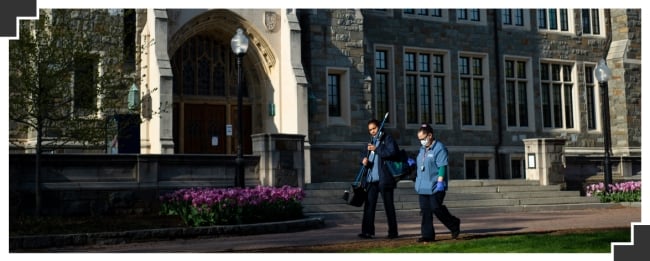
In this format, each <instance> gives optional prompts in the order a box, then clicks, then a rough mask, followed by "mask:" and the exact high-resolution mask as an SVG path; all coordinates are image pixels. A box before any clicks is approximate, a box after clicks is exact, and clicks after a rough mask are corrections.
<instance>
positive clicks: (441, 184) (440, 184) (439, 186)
mask: <svg viewBox="0 0 650 261" xmlns="http://www.w3.org/2000/svg"><path fill="white" fill-rule="evenodd" d="M440 191H445V184H444V182H442V181H438V182H436V187H435V188H433V194H436V192H440Z"/></svg>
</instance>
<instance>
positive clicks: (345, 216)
mask: <svg viewBox="0 0 650 261" xmlns="http://www.w3.org/2000/svg"><path fill="white" fill-rule="evenodd" d="M618 206H620V205H619V204H617V203H580V204H551V205H519V206H490V207H462V208H452V207H449V211H450V212H451V213H452V214H453V215H455V216H458V217H460V218H462V216H463V215H464V214H484V213H516V212H543V211H561V210H583V209H605V208H612V207H618ZM348 207H349V208H346V209H345V211H344V210H341V211H338V212H311V213H305V215H306V216H308V217H323V218H325V219H326V220H332V221H335V222H347V221H351V222H358V221H359V220H361V218H362V217H363V208H362V207H352V206H348ZM377 207H378V208H379V205H377ZM419 214H420V210H419V209H398V210H396V215H397V220H398V222H399V219H400V217H406V216H419ZM375 218H376V220H378V221H385V219H386V214H385V213H384V211H383V209H381V210H380V209H378V210H377V213H376V214H375Z"/></svg>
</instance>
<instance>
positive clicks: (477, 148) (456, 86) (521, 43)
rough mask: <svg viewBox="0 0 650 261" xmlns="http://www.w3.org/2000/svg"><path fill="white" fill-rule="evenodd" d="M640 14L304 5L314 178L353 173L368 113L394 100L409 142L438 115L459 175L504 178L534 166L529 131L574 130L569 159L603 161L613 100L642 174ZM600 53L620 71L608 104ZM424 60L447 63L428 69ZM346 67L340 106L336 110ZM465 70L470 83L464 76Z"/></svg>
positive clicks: (566, 134) (619, 145) (398, 125)
mask: <svg viewBox="0 0 650 261" xmlns="http://www.w3.org/2000/svg"><path fill="white" fill-rule="evenodd" d="M639 15H640V10H623V9H611V10H609V9H606V10H602V9H601V10H598V9H595V10H594V9H545V10H535V9H530V10H528V9H526V10H521V9H520V10H515V9H511V10H497V9H487V10H486V9H475V10H472V9H458V10H453V9H449V10H447V9H428V10H425V9H381V10H375V9H361V10H358V9H355V10H352V9H346V10H343V9H341V10H320V9H319V10H299V12H298V16H299V17H300V21H301V29H302V34H303V46H302V50H303V55H302V58H303V66H304V67H305V71H306V75H307V79H308V82H309V86H310V109H311V110H310V115H309V130H310V131H309V140H310V142H311V148H312V150H311V155H312V163H311V164H312V173H318V175H313V176H312V180H315V181H336V180H345V179H350V177H353V176H354V174H355V173H356V168H358V165H355V164H358V163H357V162H358V161H357V160H356V159H358V158H359V155H360V154H361V149H362V148H363V144H364V143H365V142H366V141H367V139H368V135H367V132H366V122H367V121H368V120H369V119H371V118H378V119H381V118H382V115H383V114H384V113H385V112H386V111H390V116H389V122H388V123H387V125H386V129H387V131H389V132H391V133H392V134H393V136H395V137H396V139H397V141H398V143H399V145H400V146H401V147H403V148H406V149H407V150H408V151H411V152H413V153H417V149H418V146H419V145H418V140H417V139H416V132H417V129H418V127H419V123H421V122H427V123H432V124H433V126H434V129H435V132H436V133H435V136H436V137H437V138H438V139H440V140H441V141H442V142H444V143H445V144H446V145H447V146H448V148H449V152H450V156H449V159H450V177H451V178H452V179H498V178H506V179H508V178H524V176H525V166H526V163H525V160H526V159H525V156H524V146H523V140H524V139H528V138H562V139H566V140H567V142H566V147H565V152H564V156H565V157H566V159H565V161H572V160H575V161H584V160H585V159H587V161H589V162H591V163H590V164H591V168H585V167H580V168H574V169H573V170H571V171H576V172H589V174H591V175H595V174H597V173H600V172H602V169H601V168H602V166H601V164H602V156H603V153H604V152H603V151H604V150H603V132H602V130H603V126H602V118H601V116H600V115H601V112H602V111H601V110H603V109H609V110H610V115H611V129H612V140H613V142H612V144H613V155H615V156H614V167H615V168H614V173H615V174H621V175H633V174H638V173H639V172H640V162H639V159H640V148H641V143H640V128H641V125H640V119H641V115H640V95H641V93H640V90H641V88H640V87H641V84H640V66H641V62H640V61H641V60H640V43H641V36H640V29H641V27H640V24H641V23H640V17H639ZM550 17H556V18H557V19H562V17H564V18H563V19H564V20H553V19H550ZM583 19H587V20H583ZM545 23H546V24H545ZM544 24H545V26H546V28H541V27H544ZM585 26H586V27H588V28H583V27H585ZM413 58H415V62H414V61H412V60H411V59H413ZM419 58H421V60H419ZM601 58H605V59H606V61H607V64H608V66H609V67H610V68H611V70H612V72H613V75H614V76H613V79H611V80H610V81H609V99H610V106H611V107H610V108H602V107H601V106H600V102H601V100H602V99H601V96H600V93H599V84H598V83H597V81H596V79H595V78H594V75H593V73H592V72H593V69H594V67H595V65H596V63H597V62H598V61H599V60H600V59H601ZM427 59H428V60H427ZM468 60H469V61H470V63H469V67H471V68H469V70H468V68H466V67H467V66H468V64H467V61H468ZM421 61H424V62H428V63H429V64H428V65H426V66H431V67H434V66H439V68H424V70H421V69H420V68H419V67H420V66H421V64H420V63H419V62H421ZM474 62H476V63H478V65H477V66H478V67H473V66H474ZM409 66H414V67H410V68H409ZM422 66H424V65H422ZM519 66H521V67H519ZM473 68H476V69H477V70H479V71H478V72H474V71H472V70H473ZM427 70H429V71H427ZM463 70H465V71H463ZM511 70H514V72H512V71H511ZM431 71H433V72H431ZM468 72H469V73H468ZM338 79H340V82H342V83H341V84H340V86H338V88H339V90H340V92H341V93H343V94H344V95H341V97H340V101H339V102H340V104H341V107H342V109H341V110H342V112H336V111H335V113H336V114H335V116H331V113H332V111H331V110H329V107H328V105H329V104H331V99H336V97H334V98H333V96H332V94H333V93H336V90H335V91H332V90H333V88H334V89H335V88H336V87H333V86H335V85H336V84H334V85H332V83H333V82H334V83H336V82H337V81H339V80H338ZM466 79H471V80H469V81H470V83H471V84H470V85H471V87H463V85H467V82H468V80H466ZM475 83H476V84H475ZM514 86H521V89H520V88H519V87H514ZM551 86H553V87H551ZM409 88H411V89H409ZM422 88H427V89H428V90H427V91H423V90H422ZM555 88H557V89H555ZM544 89H547V90H544ZM477 90H480V91H477ZM556 90H557V91H556ZM348 94H349V95H348ZM413 95H417V99H414V98H410V97H409V96H413ZM345 96H347V97H345ZM467 96H469V97H467ZM476 99H479V101H478V102H476ZM467 100H470V102H468V101H467ZM513 101H514V102H513ZM413 103H416V104H413ZM467 103H469V104H471V106H468V105H467ZM417 106H422V107H417ZM427 106H428V107H427ZM474 106H476V107H478V108H479V110H477V108H476V107H474ZM518 106H523V107H521V108H520V107H518ZM553 106H555V107H553ZM431 108H432V109H431ZM428 109H430V110H428ZM427 110H428V111H427ZM467 110H471V113H468V112H467ZM414 111H415V112H417V113H416V114H417V115H419V117H417V116H416V117H412V116H411V114H412V113H413V112H414ZM423 111H426V112H427V113H430V114H433V115H435V116H433V117H429V118H427V116H426V115H424V114H423ZM513 111H516V113H515V114H513V115H511V113H512V112H513ZM409 117H412V118H409ZM468 117H474V118H473V119H472V120H468V119H465V118H468ZM423 119H433V120H423ZM477 120H479V121H477ZM355 167H356V168H355ZM569 174H571V173H569ZM574 174H580V175H583V174H585V173H574Z"/></svg>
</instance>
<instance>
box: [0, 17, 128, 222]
mask: <svg viewBox="0 0 650 261" xmlns="http://www.w3.org/2000/svg"><path fill="white" fill-rule="evenodd" d="M123 21H124V20H123V12H122V11H121V10H109V9H78V10H73V9H47V10H46V9H43V10H41V11H40V12H39V19H38V20H23V21H21V22H20V28H19V39H17V40H11V41H10V42H9V95H10V97H9V119H10V124H11V125H10V142H11V144H12V145H13V146H15V147H17V148H19V149H21V150H26V149H27V150H32V149H33V152H34V153H35V157H36V169H35V173H34V175H35V210H36V213H35V214H36V215H40V210H41V205H40V181H39V176H40V170H41V155H42V154H43V153H45V152H55V151H57V150H60V149H62V148H71V147H74V148H75V149H78V150H91V151H103V148H104V147H103V146H105V144H106V141H107V137H109V133H107V132H108V131H107V129H108V128H107V123H108V122H110V121H109V119H110V118H111V117H112V116H113V115H114V114H116V113H120V112H124V111H125V110H127V108H126V107H127V106H126V97H127V92H128V90H129V87H130V86H131V84H133V83H134V82H135V81H136V80H137V79H136V77H135V76H134V75H135V74H134V73H133V66H134V65H133V64H130V63H128V62H127V63H125V61H131V60H132V57H126V56H125V53H126V54H129V53H128V52H125V48H124V35H125V33H124V32H125V31H124V26H123V24H124V23H123ZM130 39H133V38H130ZM128 59H130V60H128ZM125 64H129V65H130V66H131V68H127V67H128V66H125ZM34 136H35V137H34ZM34 140H35V141H34Z"/></svg>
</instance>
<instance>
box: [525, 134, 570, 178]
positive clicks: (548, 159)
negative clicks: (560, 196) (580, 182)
mask: <svg viewBox="0 0 650 261" xmlns="http://www.w3.org/2000/svg"><path fill="white" fill-rule="evenodd" d="M523 141H524V146H525V151H526V180H538V181H539V184H540V185H543V186H547V185H557V184H564V168H565V162H564V145H565V144H566V140H565V139H555V138H535V139H524V140H523Z"/></svg>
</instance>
